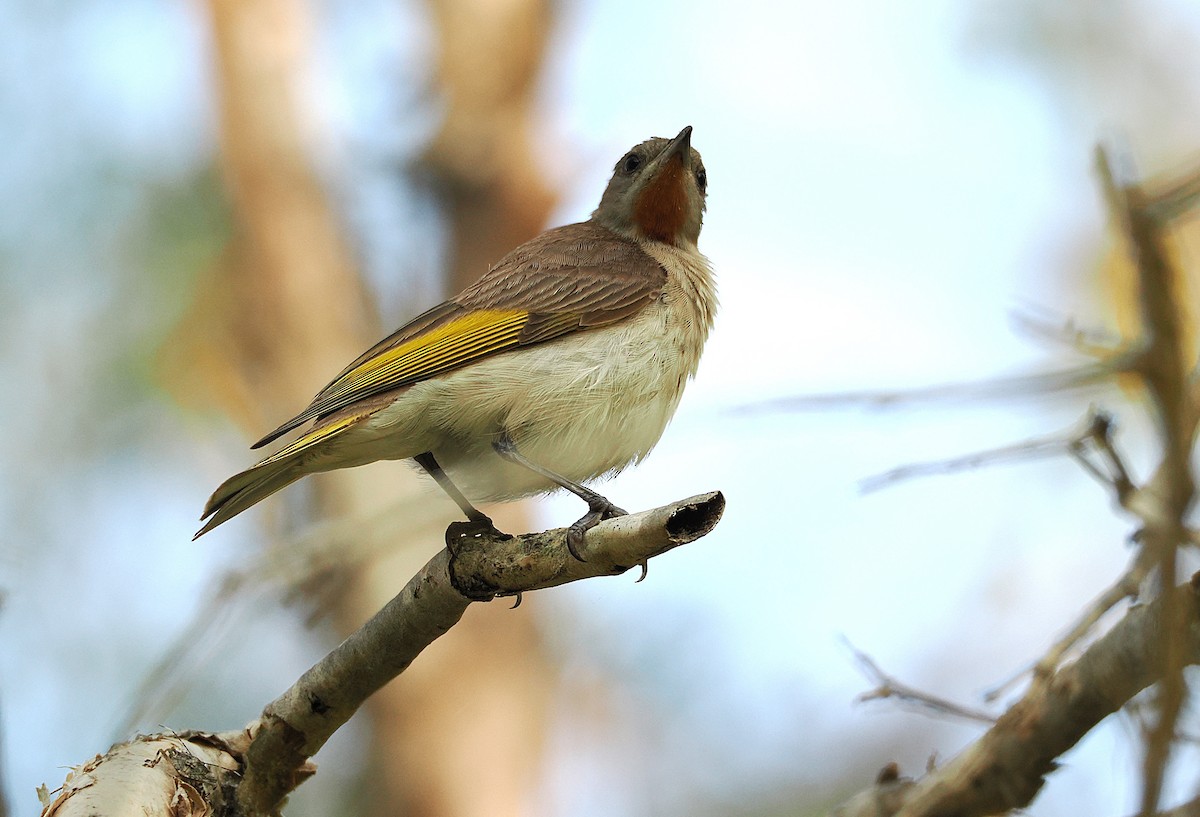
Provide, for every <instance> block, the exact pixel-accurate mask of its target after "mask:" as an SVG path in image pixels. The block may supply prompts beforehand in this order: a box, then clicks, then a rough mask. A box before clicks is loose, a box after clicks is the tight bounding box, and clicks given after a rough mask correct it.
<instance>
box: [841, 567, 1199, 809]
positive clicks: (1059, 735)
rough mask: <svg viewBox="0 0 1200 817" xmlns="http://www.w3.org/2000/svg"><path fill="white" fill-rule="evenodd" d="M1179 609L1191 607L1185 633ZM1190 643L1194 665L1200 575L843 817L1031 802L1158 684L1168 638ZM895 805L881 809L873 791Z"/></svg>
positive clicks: (856, 801)
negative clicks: (1064, 764)
mask: <svg viewBox="0 0 1200 817" xmlns="http://www.w3.org/2000/svg"><path fill="white" fill-rule="evenodd" d="M1174 610H1184V611H1186V614H1187V617H1186V622H1185V626H1184V628H1183V630H1182V633H1181V635H1182V637H1181V638H1179V639H1171V638H1169V637H1168V636H1170V635H1171V634H1172V633H1171V632H1170V630H1171V628H1172V627H1177V626H1179V620H1178V619H1177V618H1176V617H1175V616H1174V614H1173V611H1174ZM1172 640H1175V641H1177V642H1179V643H1182V644H1183V645H1184V647H1185V656H1186V660H1187V662H1188V663H1189V664H1191V663H1198V662H1200V576H1198V577H1197V578H1194V579H1193V581H1192V582H1191V583H1188V584H1185V585H1182V586H1180V587H1176V588H1173V589H1172V590H1171V591H1169V592H1167V593H1164V594H1163V596H1162V597H1161V598H1159V599H1156V600H1155V601H1153V602H1151V603H1150V604H1146V605H1143V606H1140V607H1136V608H1134V609H1132V610H1130V612H1129V613H1128V614H1127V615H1126V616H1125V617H1124V618H1122V619H1121V621H1120V622H1118V623H1117V624H1116V625H1115V626H1114V627H1113V628H1112V629H1111V630H1110V631H1109V632H1108V633H1106V634H1105V635H1104V636H1102V637H1101V638H1100V639H1098V640H1097V641H1096V642H1095V643H1094V644H1092V645H1091V646H1090V647H1088V649H1087V650H1086V651H1085V652H1084V654H1083V655H1082V656H1080V658H1079V660H1078V661H1076V662H1075V663H1073V664H1070V665H1068V666H1065V667H1063V668H1062V669H1060V670H1058V671H1057V672H1056V673H1054V675H1053V677H1052V678H1050V679H1049V681H1048V682H1047V683H1045V684H1038V685H1034V686H1033V687H1031V688H1030V689H1029V690H1028V691H1027V692H1026V694H1025V695H1024V697H1023V698H1022V699H1021V700H1019V701H1018V702H1017V703H1016V704H1014V705H1013V706H1012V707H1011V708H1010V709H1009V710H1008V711H1007V712H1005V713H1004V714H1003V715H1002V716H1001V717H1000V718H999V720H997V721H996V724H995V725H994V726H993V727H992V728H991V729H989V730H988V731H987V732H986V733H985V734H984V735H983V736H982V737H981V738H980V739H979V740H977V741H976V742H975V743H974V744H972V745H971V746H970V747H968V748H967V749H966V751H964V752H963V753H962V754H961V755H959V756H958V757H956V758H954V759H953V760H951V761H950V762H949V763H946V764H945V765H943V766H942V767H941V768H939V769H937V770H935V771H932V772H929V773H928V774H926V775H925V776H924V777H923V778H921V779H920V780H917V781H915V782H911V783H909V784H908V785H906V786H904V787H903V791H902V792H900V793H897V791H896V790H897V784H896V783H895V780H893V781H891V782H890V783H889V784H888V786H887V787H886V788H887V791H886V792H880V791H879V790H880V788H881V787H880V785H879V784H878V783H876V784H875V785H873V786H872V787H870V788H869V789H868V790H866V791H865V792H861V793H860V794H859V795H856V796H855V797H854V798H852V799H851V800H849V801H847V802H846V803H845V804H843V805H842V806H840V807H839V808H838V809H835V810H834V811H833V814H834V815H837V817H866V815H871V817H891V815H893V814H894V815H902V817H926V815H951V814H953V815H956V817H982V815H990V814H1000V813H1003V812H1007V811H1010V810H1012V809H1016V808H1023V807H1024V806H1026V805H1028V804H1029V803H1030V802H1031V801H1032V800H1033V798H1034V796H1035V795H1036V794H1037V793H1038V791H1039V790H1040V789H1041V787H1042V785H1043V783H1044V782H1045V776H1046V775H1047V774H1049V773H1050V772H1052V771H1054V770H1055V768H1057V764H1056V761H1055V758H1057V757H1058V756H1059V755H1060V754H1062V753H1063V752H1065V751H1067V750H1068V749H1069V748H1071V747H1072V746H1073V745H1075V743H1076V742H1077V741H1078V740H1079V739H1080V738H1082V737H1083V736H1084V735H1085V734H1086V733H1087V732H1088V731H1090V730H1091V729H1092V728H1093V727H1094V726H1095V725H1096V724H1097V723H1099V722H1100V721H1101V720H1103V719H1104V718H1105V717H1107V716H1108V715H1110V714H1112V713H1113V712H1115V711H1117V710H1118V709H1119V708H1120V707H1121V706H1123V705H1124V704H1125V703H1126V702H1127V701H1129V700H1130V699H1131V698H1132V697H1133V696H1134V695H1136V694H1137V693H1139V692H1140V691H1142V690H1143V689H1145V688H1147V687H1148V686H1150V685H1151V684H1153V683H1156V682H1158V681H1161V680H1162V678H1163V671H1164V668H1165V664H1164V662H1163V658H1164V652H1165V649H1166V645H1167V644H1168V643H1169V642H1171V641H1172ZM876 792H879V793H880V794H886V795H887V797H888V801H889V803H891V804H892V806H893V807H890V808H888V809H887V810H879V809H878V807H877V803H878V801H879V798H878V797H876V796H875V793H876Z"/></svg>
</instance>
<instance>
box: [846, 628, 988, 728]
mask: <svg viewBox="0 0 1200 817" xmlns="http://www.w3.org/2000/svg"><path fill="white" fill-rule="evenodd" d="M843 641H844V642H845V644H846V647H847V648H848V649H849V650H850V652H851V653H853V655H854V660H855V661H856V662H857V663H858V666H859V669H861V670H862V672H863V675H865V676H866V677H867V679H868V680H870V681H871V682H872V683H874V684H875V685H876V686H875V688H874V689H872V690H870V691H869V692H864V693H862V694H861V695H859V696H858V700H859V701H873V700H882V699H885V698H893V699H896V700H899V701H902V702H905V703H910V704H915V705H917V706H919V707H921V708H922V709H926V710H929V711H932V712H935V713H937V714H940V715H949V716H950V717H954V718H962V719H963V720H968V721H974V722H976V723H986V724H992V723H995V721H996V718H995V717H994V716H992V715H990V714H988V713H987V712H984V711H982V710H979V709H972V708H971V707H968V706H963V705H962V704H957V703H955V702H954V701H951V700H948V699H946V698H942V697H939V696H937V695H932V694H930V693H928V692H922V691H921V690H918V689H916V688H914V687H910V686H908V685H907V684H905V683H902V682H901V681H898V680H896V679H895V678H894V677H892V676H891V675H889V674H887V673H886V672H884V671H883V669H882V668H881V667H880V666H879V664H877V663H876V662H875V660H874V659H873V658H871V656H869V655H867V654H866V653H865V652H863V651H862V650H860V649H858V648H857V647H855V646H854V645H853V644H851V643H850V642H849V641H848V640H846V639H843Z"/></svg>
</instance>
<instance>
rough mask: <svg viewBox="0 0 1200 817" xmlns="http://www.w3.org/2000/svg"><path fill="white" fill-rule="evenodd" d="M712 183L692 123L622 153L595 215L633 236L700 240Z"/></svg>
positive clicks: (684, 241)
mask: <svg viewBox="0 0 1200 817" xmlns="http://www.w3.org/2000/svg"><path fill="white" fill-rule="evenodd" d="M707 187H708V178H707V176H706V175H705V172H704V162H702V161H700V154H699V153H697V152H696V150H695V149H694V148H692V126H691V125H688V126H687V127H686V128H684V129H683V130H681V131H680V132H679V135H678V136H676V137H675V138H674V139H663V138H661V137H655V138H654V139H647V140H646V141H645V142H642V143H641V144H640V145H637V146H636V147H634V148H633V149H631V150H630V151H629V152H628V153H626V154H625V155H624V156H622V157H621V160H620V161H619V162H617V166H616V167H615V168H614V169H613V176H612V179H611V180H610V181H609V183H608V187H607V188H605V190H604V196H603V197H602V198H601V199H600V206H599V207H597V208H596V212H594V213H592V219H593V220H595V221H597V222H599V223H600V224H603V225H604V226H605V227H608V228H609V229H610V230H614V231H615V232H618V233H621V234H622V235H627V236H629V237H631V238H638V239H652V240H655V241H663V242H665V243H667V244H674V245H675V246H681V245H683V244H691V245H692V246H695V244H696V240H697V239H698V238H699V237H700V225H701V224H702V223H703V221H704V199H705V195H706V190H707Z"/></svg>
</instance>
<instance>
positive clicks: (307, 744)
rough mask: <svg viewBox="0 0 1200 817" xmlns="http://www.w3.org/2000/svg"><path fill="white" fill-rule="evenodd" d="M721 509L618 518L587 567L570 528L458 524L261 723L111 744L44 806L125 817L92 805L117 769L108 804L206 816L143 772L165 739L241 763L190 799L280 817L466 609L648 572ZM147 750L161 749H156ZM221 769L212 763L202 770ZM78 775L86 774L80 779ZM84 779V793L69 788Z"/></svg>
mask: <svg viewBox="0 0 1200 817" xmlns="http://www.w3.org/2000/svg"><path fill="white" fill-rule="evenodd" d="M724 510H725V497H724V496H723V495H722V494H721V493H720V492H719V491H713V492H711V493H707V494H701V495H699V496H695V497H692V498H690V499H685V500H682V501H679V502H674V503H671V504H669V505H664V506H663V507H661V508H655V509H653V510H648V511H642V512H640V513H635V514H630V515H628V516H623V517H620V518H618V519H610V520H608V521H606V522H602V523H600V524H599V525H598V526H596V527H595V528H593V529H592V530H590V531H588V535H587V539H586V542H585V546H584V548H583V552H582V555H583V556H584V558H585V559H586V561H583V562H581V561H578V560H576V559H575V558H574V557H573V556H571V554H570V551H569V550H568V549H567V540H566V534H567V529H566V528H557V529H555V530H550V531H545V532H542V533H530V534H526V535H524V536H516V537H513V538H510V539H504V540H499V539H494V538H491V537H469V536H459V535H458V533H459V531H461V528H460V527H458V525H452V526H451V527H450V529H449V530H448V531H447V535H446V539H447V546H446V548H445V549H443V550H441V551H439V552H438V553H437V554H436V555H435V556H434V557H433V558H432V559H430V560H429V562H428V563H427V564H426V565H425V567H424V568H422V569H421V571H420V572H418V573H417V574H416V575H415V576H413V578H412V579H411V580H409V582H408V584H407V585H406V586H405V587H404V589H403V590H401V591H400V593H399V595H397V596H396V597H395V598H394V599H392V600H391V601H390V602H389V603H388V604H387V605H386V606H385V607H384V608H383V609H382V610H380V611H379V612H378V613H376V614H375V616H374V617H372V618H371V619H370V620H369V621H368V622H367V623H366V624H364V625H363V626H362V627H360V628H359V629H358V630H357V631H356V632H354V633H353V634H352V635H351V636H350V637H349V638H347V639H346V640H345V641H343V642H342V643H341V644H340V645H339V646H338V647H336V648H335V649H334V650H333V651H332V652H330V653H329V654H328V655H326V656H325V657H324V658H323V659H321V660H320V661H319V662H317V664H315V665H314V666H313V667H312V668H311V669H309V670H308V671H307V672H305V673H304V674H303V675H302V676H301V677H300V679H299V680H298V681H296V683H295V684H293V685H292V687H291V688H290V689H288V690H287V691H286V692H284V693H283V694H282V695H281V696H279V697H278V698H277V699H275V700H274V701H272V702H271V703H270V704H268V705H267V706H266V708H265V709H263V713H262V715H261V716H260V717H259V719H258V720H257V721H255V722H253V723H251V724H250V725H249V726H247V727H246V728H245V729H244V730H241V731H236V732H228V733H222V734H219V735H200V733H188V735H186V736H170V735H168V736H163V735H154V736H146V737H143V738H140V739H138V740H137V741H133V742H131V743H129V744H123V745H121V746H116V747H113V749H112V750H110V752H109V753H108V754H107V755H105V756H103V757H101V758H97V759H96V760H94V761H92V763H90V764H88V765H87V766H86V767H85V768H83V769H81V770H80V771H79V772H78V773H76V774H75V775H73V777H72V778H71V780H68V784H67V785H66V786H64V788H63V791H62V794H61V795H60V796H59V797H58V798H57V799H56V800H54V801H53V802H51V801H49V799H47V802H46V810H45V811H44V812H43V817H49V815H51V814H53V815H55V817H68V815H74V814H88V813H105V814H110V813H124V811H122V810H121V809H115V808H113V807H112V804H113V802H118V801H112V800H109V801H108V802H109V807H108V808H101V807H100V806H99V805H98V804H97V802H96V801H95V797H94V795H95V794H96V792H95V791H92V789H93V788H94V781H96V780H99V779H106V780H109V779H114V777H113V771H112V770H113V769H115V768H117V767H120V770H121V772H120V774H118V775H117V776H116V778H115V779H117V780H121V781H122V782H121V784H120V785H119V786H116V787H113V788H110V789H105V790H104V792H107V793H106V794H105V795H104V796H105V797H108V798H112V797H120V798H121V799H120V800H119V802H120V803H123V804H124V805H125V806H128V805H129V803H130V802H136V803H137V805H138V806H139V808H141V807H142V806H143V805H145V806H146V808H145V809H143V810H139V811H138V813H139V814H143V813H144V814H146V815H149V817H158V815H168V814H169V815H173V816H174V815H177V814H178V813H201V812H200V811H197V812H191V811H188V812H175V811H169V810H168V806H169V804H170V802H171V797H173V796H174V795H172V794H170V792H174V791H176V789H178V790H179V791H185V790H184V789H183V788H181V787H178V786H176V785H175V782H176V780H177V778H178V775H173V774H168V775H167V777H163V771H164V769H166V767H163V768H162V769H159V768H158V766H157V764H150V765H147V764H146V763H145V761H146V759H147V758H148V757H151V756H154V757H157V756H158V755H157V754H155V753H160V752H161V750H162V747H161V746H159V743H161V742H162V741H164V740H166V741H174V742H173V743H171V745H170V747H169V748H171V750H172V751H173V752H175V755H172V757H175V756H176V755H178V756H180V757H182V756H183V755H187V754H190V755H192V756H196V755H197V752H198V751H199V749H197V748H196V747H195V746H192V745H191V744H188V745H184V743H181V741H182V740H183V739H184V738H195V737H197V736H198V737H199V738H200V739H201V740H200V744H201V745H203V746H214V747H217V748H219V750H220V751H221V752H222V753H224V754H225V755H228V756H230V757H232V758H233V759H234V761H236V762H235V763H234V764H233V766H232V768H234V769H240V771H241V777H240V778H239V779H235V780H233V781H232V782H231V781H230V778H229V776H228V775H225V774H224V772H221V774H220V775H218V776H217V777H214V778H213V779H211V780H209V781H208V783H209V784H211V785H210V786H209V789H205V788H204V786H202V785H200V784H199V783H197V782H196V781H195V780H191V781H190V782H188V781H185V782H187V785H188V786H190V787H191V788H189V789H186V792H185V793H187V794H188V796H189V797H190V796H191V792H192V791H193V790H197V791H201V792H202V798H201V799H203V800H204V801H205V802H206V803H207V804H208V805H209V806H213V805H214V803H213V802H212V800H211V799H209V798H208V797H207V795H203V792H204V791H208V790H210V789H211V790H212V791H214V792H218V794H219V796H221V797H226V798H228V797H235V798H236V800H237V806H238V811H239V813H241V814H244V815H267V814H269V815H277V814H278V813H279V808H280V807H281V805H282V802H283V799H284V798H285V797H286V796H287V795H288V793H290V792H291V791H292V790H293V789H294V788H296V786H298V785H299V784H300V783H301V782H303V781H304V780H305V779H306V778H307V777H309V776H311V775H312V774H313V772H314V771H315V767H314V766H313V764H312V763H310V762H309V760H308V758H309V757H311V756H312V755H313V754H315V753H316V752H317V750H318V749H320V748H321V747H322V746H323V745H324V744H325V742H326V741H327V740H328V739H329V738H330V736H331V735H333V733H334V732H335V731H336V730H337V729H338V728H339V727H341V726H342V724H344V723H345V722H346V721H348V720H349V719H350V716H352V715H353V714H354V713H355V712H356V711H357V710H358V709H359V707H361V706H362V705H363V703H364V702H365V701H366V700H367V698H368V697H370V696H371V694H372V693H374V692H375V691H376V690H378V689H379V688H380V687H382V686H383V685H384V684H386V683H387V682H388V681H390V680H392V679H393V678H395V677H396V676H397V675H399V674H400V673H401V672H403V671H404V670H405V669H407V668H408V666H409V665H410V664H411V663H412V662H413V660H414V659H415V658H416V657H417V656H418V655H419V654H420V653H421V651H422V650H424V649H425V648H426V647H427V646H429V645H430V644H431V643H432V642H433V641H434V640H435V639H436V638H438V637H439V636H441V635H442V634H444V633H445V632H446V631H447V630H449V629H450V628H451V627H453V626H454V625H455V624H456V623H457V622H458V620H459V619H460V618H461V617H462V614H463V612H464V611H465V610H466V609H467V606H468V605H469V604H471V603H472V602H474V601H488V600H491V599H493V598H495V597H496V596H505V595H517V594H520V593H523V592H526V591H529V590H540V589H542V588H546V587H555V586H557V585H560V584H566V583H567V582H572V581H577V580H579V579H587V578H592V577H594V576H613V575H617V574H620V573H624V572H625V571H626V570H628V569H629V568H630V567H633V566H634V565H639V564H644V563H645V562H646V561H647V560H649V559H651V558H653V557H655V556H658V555H659V554H662V553H665V552H667V551H668V550H671V549H672V548H675V547H678V546H679V545H684V544H687V543H688V542H693V541H695V540H696V539H699V538H700V537H702V536H704V535H706V534H708V533H709V532H710V531H711V530H712V529H713V528H714V527H716V524H717V522H719V521H720V519H721V514H722V513H723V512H724ZM147 746H156V747H158V748H154V749H152V750H148V749H147V748H146V747H147ZM147 751H151V755H147V754H146V752H147ZM180 753H182V754H180ZM213 762H215V761H212V760H210V759H207V758H206V759H204V760H202V761H201V766H204V765H205V764H210V763H213ZM176 765H178V764H176ZM152 766H153V768H152ZM218 766H219V768H220V769H223V770H226V771H227V770H228V769H229V768H231V767H230V764H229V763H226V762H224V761H222V762H221V763H219V764H218ZM213 768H214V770H216V769H217V768H218V767H213ZM138 769H145V771H144V772H143V773H142V774H145V775H150V774H154V775H157V776H158V777H156V778H155V779H154V780H151V781H149V783H144V782H143V783H138V782H131V780H130V779H129V776H130V775H133V777H135V778H136V777H138V776H139V773H138V772H137V770H138ZM167 771H169V770H167ZM81 774H86V777H79V775H81ZM77 777H78V778H79V780H83V781H84V782H86V784H87V785H78V781H76V783H72V780H74V779H75V778H77ZM235 777H236V775H235ZM159 778H162V779H159ZM139 785H148V786H150V788H151V789H152V790H153V791H154V792H156V795H155V799H154V800H153V803H149V801H147V802H146V803H143V801H142V800H141V799H140V796H138V795H135V796H134V797H135V799H134V800H133V801H131V800H130V799H129V795H128V794H125V795H122V794H121V792H122V788H121V787H122V786H125V787H129V788H128V791H135V792H136V791H141V789H140V788H139ZM85 790H86V791H91V794H89V795H88V798H87V799H86V801H85V800H82V799H81V800H80V803H79V805H81V806H84V805H86V808H85V809H84V810H83V811H79V810H71V809H75V808H76V807H75V806H72V805H70V804H69V801H72V798H74V797H76V796H77V795H79V793H80V792H83V791H85ZM162 792H167V795H165V797H166V799H165V800H164V799H163V797H162V796H159V795H160V794H161V793H162ZM222 792H223V794H221V793H222ZM160 801H161V802H160ZM163 803H165V804H167V805H162V804H163ZM160 805H161V808H160ZM87 809H93V810H92V811H89V810H87Z"/></svg>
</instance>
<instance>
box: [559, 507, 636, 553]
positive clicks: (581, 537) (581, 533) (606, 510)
mask: <svg viewBox="0 0 1200 817" xmlns="http://www.w3.org/2000/svg"><path fill="white" fill-rule="evenodd" d="M628 515H629V514H628V512H627V511H625V510H623V509H621V508H618V507H617V506H616V505H614V504H612V503H611V502H609V501H608V500H607V499H605V498H604V497H598V498H597V499H596V501H594V502H589V503H588V512H587V513H586V514H584V515H583V516H582V517H581V518H580V519H578V520H577V521H576V522H575V523H574V524H572V525H571V527H569V528H567V550H569V551H570V552H571V555H572V556H574V557H575V559H576V560H578V561H580V562H586V561H587V559H585V558H583V556H581V555H580V552H581V551H582V550H583V546H584V543H585V540H586V538H587V532H588V531H590V530H591V529H592V528H594V527H596V526H597V525H599V524H600V523H601V522H603V521H604V520H606V519H616V518H617V517H618V516H628Z"/></svg>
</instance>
